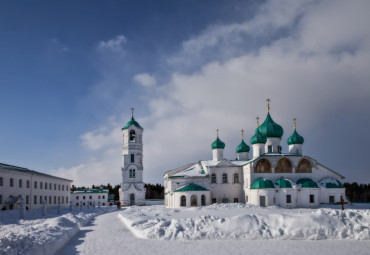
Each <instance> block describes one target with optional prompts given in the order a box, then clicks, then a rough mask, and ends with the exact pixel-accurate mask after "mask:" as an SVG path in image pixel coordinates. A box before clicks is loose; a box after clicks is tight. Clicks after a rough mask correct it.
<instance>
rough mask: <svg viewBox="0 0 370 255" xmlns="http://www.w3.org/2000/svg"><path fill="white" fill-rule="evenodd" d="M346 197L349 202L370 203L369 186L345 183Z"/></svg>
mask: <svg viewBox="0 0 370 255" xmlns="http://www.w3.org/2000/svg"><path fill="white" fill-rule="evenodd" d="M343 186H344V187H345V188H346V197H347V198H348V199H349V200H350V201H351V202H370V184H358V183H357V182H352V183H348V182H345V183H344V184H343Z"/></svg>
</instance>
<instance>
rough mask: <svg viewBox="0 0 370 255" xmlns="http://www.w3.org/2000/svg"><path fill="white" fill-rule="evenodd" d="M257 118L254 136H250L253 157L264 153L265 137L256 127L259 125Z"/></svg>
mask: <svg viewBox="0 0 370 255" xmlns="http://www.w3.org/2000/svg"><path fill="white" fill-rule="evenodd" d="M259 119H260V118H259V117H257V118H256V120H257V128H256V131H255V132H254V136H252V137H251V140H250V142H251V144H252V147H253V158H258V157H259V156H261V155H263V154H265V143H266V137H264V136H263V135H262V134H261V132H260V131H259V129H258V128H259V126H260V124H259Z"/></svg>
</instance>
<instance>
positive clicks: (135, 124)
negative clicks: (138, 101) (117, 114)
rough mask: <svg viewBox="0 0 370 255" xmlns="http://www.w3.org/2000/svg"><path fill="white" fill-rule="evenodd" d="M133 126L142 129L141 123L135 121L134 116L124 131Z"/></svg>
mask: <svg viewBox="0 0 370 255" xmlns="http://www.w3.org/2000/svg"><path fill="white" fill-rule="evenodd" d="M132 125H134V126H136V127H137V128H141V129H142V127H141V126H140V125H139V123H137V121H136V120H135V119H134V116H132V117H131V120H130V121H129V122H127V124H126V126H124V127H123V128H122V130H124V129H128V128H129V127H131V126H132Z"/></svg>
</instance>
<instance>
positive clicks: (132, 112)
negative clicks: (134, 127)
mask: <svg viewBox="0 0 370 255" xmlns="http://www.w3.org/2000/svg"><path fill="white" fill-rule="evenodd" d="M134 110H135V108H134V107H132V108H131V115H132V117H134Z"/></svg>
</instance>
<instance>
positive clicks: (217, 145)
mask: <svg viewBox="0 0 370 255" xmlns="http://www.w3.org/2000/svg"><path fill="white" fill-rule="evenodd" d="M216 131H217V138H216V140H215V141H214V142H213V143H212V145H211V148H212V153H213V161H220V160H223V159H224V149H225V143H224V142H223V141H221V140H220V138H219V137H218V131H219V130H218V129H217V130H216Z"/></svg>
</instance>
